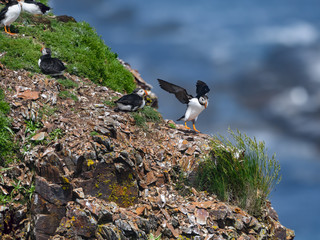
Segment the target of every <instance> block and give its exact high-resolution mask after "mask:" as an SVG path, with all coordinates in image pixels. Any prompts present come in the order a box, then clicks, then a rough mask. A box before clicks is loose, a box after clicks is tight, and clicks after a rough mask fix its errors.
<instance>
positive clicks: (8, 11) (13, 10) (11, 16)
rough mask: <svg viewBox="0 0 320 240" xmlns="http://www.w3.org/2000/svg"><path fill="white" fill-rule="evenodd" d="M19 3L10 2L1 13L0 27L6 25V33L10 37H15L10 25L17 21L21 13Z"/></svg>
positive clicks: (11, 0)
mask: <svg viewBox="0 0 320 240" xmlns="http://www.w3.org/2000/svg"><path fill="white" fill-rule="evenodd" d="M19 1H20V0H18V1H16V0H10V1H9V2H8V3H7V4H6V6H5V7H4V8H3V9H2V10H1V12H0V26H2V25H4V31H5V32H6V33H8V34H10V35H14V33H12V32H11V30H10V25H11V24H12V23H13V22H14V21H15V20H17V18H18V17H19V15H20V13H21V4H20V2H19Z"/></svg>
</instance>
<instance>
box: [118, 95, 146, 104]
mask: <svg viewBox="0 0 320 240" xmlns="http://www.w3.org/2000/svg"><path fill="white" fill-rule="evenodd" d="M115 103H121V104H123V105H132V106H140V105H141V103H142V97H140V96H139V95H138V94H134V93H131V94H128V95H124V96H122V97H121V98H119V99H118V100H116V101H115Z"/></svg>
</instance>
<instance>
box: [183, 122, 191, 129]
mask: <svg viewBox="0 0 320 240" xmlns="http://www.w3.org/2000/svg"><path fill="white" fill-rule="evenodd" d="M184 126H185V127H186V129H188V130H190V129H191V128H189V127H188V126H187V122H184Z"/></svg>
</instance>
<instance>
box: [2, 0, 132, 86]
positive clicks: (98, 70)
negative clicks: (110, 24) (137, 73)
mask: <svg viewBox="0 0 320 240" xmlns="http://www.w3.org/2000/svg"><path fill="white" fill-rule="evenodd" d="M43 2H45V1H43ZM13 25H14V27H13V29H14V30H16V31H18V32H19V34H18V35H17V36H15V37H11V36H9V35H7V34H5V33H4V31H3V30H1V32H0V46H1V49H0V51H1V52H3V51H6V52H7V54H6V55H5V56H4V57H3V58H2V59H1V62H2V63H4V64H5V65H6V66H7V67H9V68H11V69H14V70H16V69H21V68H23V69H26V70H28V71H30V72H40V69H39V67H38V65H37V64H38V59H39V57H40V56H41V52H40V50H41V48H42V47H43V46H44V47H49V48H51V50H52V53H53V54H52V55H53V57H58V58H60V59H61V60H62V61H64V62H65V63H66V64H67V71H68V72H69V73H71V74H75V75H78V76H81V77H87V78H89V79H90V80H92V81H93V82H95V83H99V84H102V85H105V86H108V87H110V88H112V89H114V90H116V91H120V92H123V91H126V92H132V91H133V89H134V88H135V83H134V80H133V76H132V74H131V73H130V72H129V71H127V70H126V69H125V68H124V67H123V66H122V65H121V64H120V63H119V61H118V60H117V54H115V53H113V52H111V51H110V48H109V47H108V46H106V45H105V43H104V42H103V40H102V39H101V38H100V36H98V35H97V33H96V31H95V30H94V29H93V28H92V27H91V26H90V25H89V24H88V23H85V22H78V23H75V22H67V23H64V22H59V21H57V20H56V19H54V18H53V17H52V16H51V17H50V16H43V17H33V16H31V15H30V14H27V13H22V14H21V15H20V17H19V18H18V20H17V21H16V22H15V23H13Z"/></svg>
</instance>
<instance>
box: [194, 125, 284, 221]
mask: <svg viewBox="0 0 320 240" xmlns="http://www.w3.org/2000/svg"><path fill="white" fill-rule="evenodd" d="M229 133H230V135H231V136H232V138H233V140H234V142H235V144H233V143H232V142H231V141H230V140H228V139H226V138H224V137H222V136H219V137H215V139H214V140H213V141H212V142H211V147H212V152H211V154H210V155H209V156H208V157H207V158H206V159H205V160H204V161H203V162H202V163H200V165H199V170H198V172H197V181H196V182H197V186H198V187H199V188H200V189H201V190H206V191H208V192H211V193H214V194H216V195H217V197H218V198H219V199H220V200H222V201H227V202H230V203H232V204H234V205H237V206H239V207H241V208H243V209H245V210H247V211H248V212H249V213H250V214H252V215H254V216H260V215H261V213H262V210H263V208H264V206H265V202H266V200H267V198H268V196H269V194H270V193H271V191H272V190H273V189H274V187H275V185H276V184H278V183H279V182H280V180H281V176H280V165H279V163H278V161H277V160H276V159H275V155H273V156H272V157H271V158H269V157H268V155H267V153H266V148H265V143H264V142H257V140H256V139H255V138H254V139H251V138H249V137H248V136H247V135H245V134H242V133H240V131H237V133H234V132H233V131H231V130H230V129H229Z"/></svg>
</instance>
